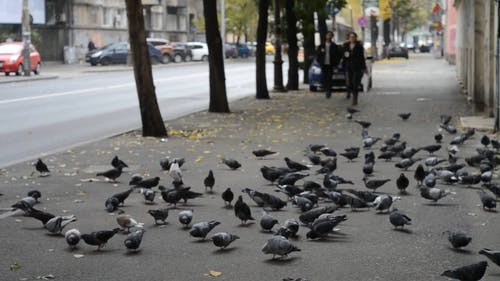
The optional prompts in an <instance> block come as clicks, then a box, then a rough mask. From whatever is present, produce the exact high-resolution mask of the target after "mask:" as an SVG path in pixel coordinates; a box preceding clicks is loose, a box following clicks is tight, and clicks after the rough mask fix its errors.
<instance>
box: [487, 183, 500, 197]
mask: <svg viewBox="0 0 500 281" xmlns="http://www.w3.org/2000/svg"><path fill="white" fill-rule="evenodd" d="M483 187H486V188H487V189H488V190H489V191H491V192H492V193H493V194H495V196H496V197H497V198H498V197H500V187H499V186H498V185H496V184H493V183H491V182H487V183H484V184H483Z"/></svg>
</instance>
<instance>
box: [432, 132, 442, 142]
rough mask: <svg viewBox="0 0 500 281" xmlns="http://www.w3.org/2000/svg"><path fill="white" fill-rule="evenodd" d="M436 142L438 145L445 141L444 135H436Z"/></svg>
mask: <svg viewBox="0 0 500 281" xmlns="http://www.w3.org/2000/svg"><path fill="white" fill-rule="evenodd" d="M434 140H435V141H436V143H441V142H442V141H443V135H442V134H439V133H438V134H435V135H434Z"/></svg>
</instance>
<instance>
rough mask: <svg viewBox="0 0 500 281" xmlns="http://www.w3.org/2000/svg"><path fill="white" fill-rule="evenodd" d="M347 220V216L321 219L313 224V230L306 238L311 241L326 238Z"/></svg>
mask: <svg viewBox="0 0 500 281" xmlns="http://www.w3.org/2000/svg"><path fill="white" fill-rule="evenodd" d="M345 220H347V218H346V216H345V215H341V216H333V215H325V216H324V217H320V218H318V219H317V220H315V221H314V222H313V223H312V224H311V226H310V228H311V230H310V231H309V232H308V233H307V234H306V237H307V238H309V239H317V238H325V237H326V236H327V235H328V233H330V232H332V231H333V229H334V227H336V226H337V225H339V223H341V222H343V221H345Z"/></svg>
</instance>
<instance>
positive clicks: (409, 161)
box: [394, 158, 421, 171]
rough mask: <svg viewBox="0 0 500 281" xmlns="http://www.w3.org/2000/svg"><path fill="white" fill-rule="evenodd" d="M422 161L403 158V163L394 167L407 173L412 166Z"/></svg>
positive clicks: (400, 162)
mask: <svg viewBox="0 0 500 281" xmlns="http://www.w3.org/2000/svg"><path fill="white" fill-rule="evenodd" d="M420 160H421V159H420V158H415V159H412V158H403V159H401V161H399V162H398V163H396V164H394V166H395V167H396V168H399V169H401V170H405V171H407V170H408V169H409V168H410V167H411V166H413V164H415V163H417V162H418V161H420Z"/></svg>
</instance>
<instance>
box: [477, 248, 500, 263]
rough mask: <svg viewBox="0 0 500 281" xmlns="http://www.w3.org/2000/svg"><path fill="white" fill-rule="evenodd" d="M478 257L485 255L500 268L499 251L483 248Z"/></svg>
mask: <svg viewBox="0 0 500 281" xmlns="http://www.w3.org/2000/svg"><path fill="white" fill-rule="evenodd" d="M479 254H480V255H485V256H486V257H487V258H488V259H490V261H492V262H493V263H495V264H496V265H498V266H500V251H494V250H490V249H488V248H484V249H482V250H481V251H479Z"/></svg>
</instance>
